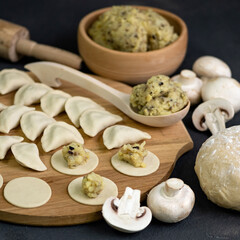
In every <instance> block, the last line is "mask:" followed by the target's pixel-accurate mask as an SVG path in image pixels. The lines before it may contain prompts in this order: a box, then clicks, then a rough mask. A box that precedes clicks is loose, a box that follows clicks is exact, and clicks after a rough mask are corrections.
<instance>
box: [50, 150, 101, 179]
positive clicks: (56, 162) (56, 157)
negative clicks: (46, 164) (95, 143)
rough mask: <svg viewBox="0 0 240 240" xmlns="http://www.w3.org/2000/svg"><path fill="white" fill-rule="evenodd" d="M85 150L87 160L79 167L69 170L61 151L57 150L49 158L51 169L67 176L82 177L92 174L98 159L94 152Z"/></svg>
mask: <svg viewBox="0 0 240 240" xmlns="http://www.w3.org/2000/svg"><path fill="white" fill-rule="evenodd" d="M85 150H86V152H88V153H89V159H88V161H87V162H86V163H84V164H82V165H79V166H77V167H76V168H69V167H68V163H67V161H66V160H65V159H64V157H63V154H62V150H59V151H57V152H55V153H54V154H53V155H52V157H51V164H52V167H53V168H54V169H55V170H57V171H58V172H61V173H64V174H67V175H84V174H87V173H89V172H92V171H93V170H94V169H95V168H96V167H97V165H98V162H99V159H98V157H97V155H96V154H95V153H94V152H92V151H90V150H88V149H85Z"/></svg>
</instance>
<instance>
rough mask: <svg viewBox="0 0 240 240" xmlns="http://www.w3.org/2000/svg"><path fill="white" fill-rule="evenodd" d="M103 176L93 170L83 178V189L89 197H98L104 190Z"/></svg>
mask: <svg viewBox="0 0 240 240" xmlns="http://www.w3.org/2000/svg"><path fill="white" fill-rule="evenodd" d="M103 187H104V185H103V178H102V177H101V176H100V175H98V174H96V173H94V172H91V173H89V174H88V175H86V176H84V178H83V180H82V190H83V192H84V193H85V194H86V195H87V196H88V197H89V198H96V197H97V196H98V195H99V194H100V192H101V191H102V190H103Z"/></svg>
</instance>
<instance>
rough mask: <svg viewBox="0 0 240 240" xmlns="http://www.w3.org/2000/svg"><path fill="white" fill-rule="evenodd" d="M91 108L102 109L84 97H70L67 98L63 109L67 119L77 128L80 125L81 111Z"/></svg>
mask: <svg viewBox="0 0 240 240" xmlns="http://www.w3.org/2000/svg"><path fill="white" fill-rule="evenodd" d="M91 108H99V109H104V108H103V107H102V106H100V105H99V104H97V103H96V102H94V101H93V100H91V99H90V98H86V97H78V96H76V97H72V98H69V99H68V100H67V102H66V104H65V111H66V113H67V115H68V117H69V119H70V120H71V121H72V123H73V124H74V125H75V126H76V127H77V128H78V127H80V124H79V118H80V116H81V115H82V113H83V112H84V111H85V110H87V109H91Z"/></svg>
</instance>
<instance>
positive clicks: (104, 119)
mask: <svg viewBox="0 0 240 240" xmlns="http://www.w3.org/2000/svg"><path fill="white" fill-rule="evenodd" d="M120 121H122V118H121V117H120V116H118V115H115V114H112V113H110V112H108V111H106V110H101V109H90V110H86V111H84V113H83V114H82V115H81V117H80V126H81V127H82V129H83V131H84V132H85V133H86V134H87V135H88V136H91V137H94V136H96V135H97V134H98V133H99V132H100V131H101V130H103V129H104V128H106V127H109V126H111V125H113V124H115V123H117V122H120Z"/></svg>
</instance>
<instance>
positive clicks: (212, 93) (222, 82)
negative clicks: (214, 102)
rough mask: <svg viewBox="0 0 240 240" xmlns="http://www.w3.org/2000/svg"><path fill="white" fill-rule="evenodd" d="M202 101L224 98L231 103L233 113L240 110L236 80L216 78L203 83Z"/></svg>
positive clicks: (239, 96) (238, 88)
mask: <svg viewBox="0 0 240 240" xmlns="http://www.w3.org/2000/svg"><path fill="white" fill-rule="evenodd" d="M201 94H202V99H203V101H208V100H210V99H213V98H224V99H226V100H228V101H229V102H231V103H232V105H233V107H234V111H235V112H237V111H239V110H240V84H239V82H238V81H237V80H235V79H233V78H227V77H217V78H212V79H208V80H207V81H204V83H203V86H202V92H201Z"/></svg>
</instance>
